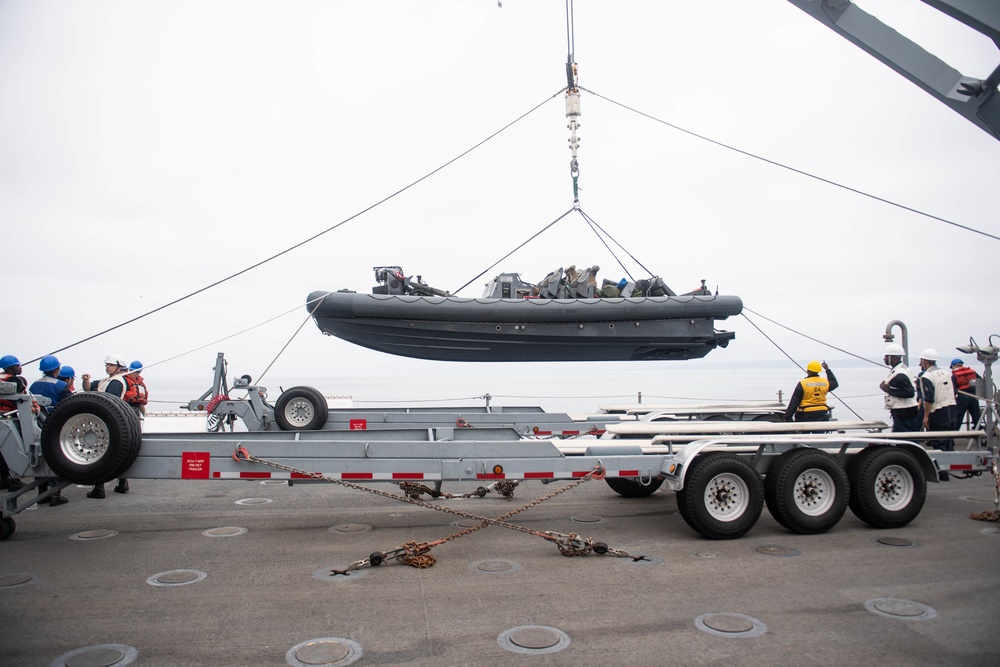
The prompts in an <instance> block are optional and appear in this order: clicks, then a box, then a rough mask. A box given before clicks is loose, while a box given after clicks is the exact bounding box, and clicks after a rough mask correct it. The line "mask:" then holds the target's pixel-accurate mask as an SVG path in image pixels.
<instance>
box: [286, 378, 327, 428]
mask: <svg viewBox="0 0 1000 667" xmlns="http://www.w3.org/2000/svg"><path fill="white" fill-rule="evenodd" d="M329 416H330V406H329V403H327V400H326V396H324V395H323V392H321V391H320V390H318V389H313V388H312V387H304V386H303V387H292V388H291V389H288V390H287V391H283V392H281V396H279V397H278V400H277V402H276V403H275V404H274V419H275V421H277V422H278V426H279V427H280V428H281V430H282V431H318V430H320V429H321V428H323V425H324V424H326V420H327V418H328V417H329Z"/></svg>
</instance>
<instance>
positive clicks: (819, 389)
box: [798, 375, 830, 412]
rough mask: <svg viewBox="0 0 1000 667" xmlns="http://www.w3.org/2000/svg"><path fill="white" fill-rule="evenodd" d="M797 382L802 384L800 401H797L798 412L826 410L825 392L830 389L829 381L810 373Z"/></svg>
mask: <svg viewBox="0 0 1000 667" xmlns="http://www.w3.org/2000/svg"><path fill="white" fill-rule="evenodd" d="M799 384H801V385H802V402H801V403H799V408H798V412H818V411H819V410H827V409H828V408H827V407H826V393H827V392H828V391H830V381H829V380H827V379H826V378H821V377H819V376H818V375H816V376H813V375H810V376H809V377H807V378H803V379H802V380H801V381H800V382H799Z"/></svg>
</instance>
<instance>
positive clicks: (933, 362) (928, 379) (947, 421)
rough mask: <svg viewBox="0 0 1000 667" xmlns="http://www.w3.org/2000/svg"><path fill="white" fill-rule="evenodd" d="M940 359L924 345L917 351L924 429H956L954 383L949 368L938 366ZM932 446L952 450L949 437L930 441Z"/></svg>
mask: <svg viewBox="0 0 1000 667" xmlns="http://www.w3.org/2000/svg"><path fill="white" fill-rule="evenodd" d="M938 359H940V356H939V355H938V353H937V351H936V350H934V349H931V348H927V349H926V350H924V351H923V352H921V353H920V367H921V368H922V369H924V372H923V373H922V374H921V375H920V398H921V400H922V401H923V404H924V419H923V427H924V430H925V431H951V430H952V429H954V428H955V417H956V414H957V413H956V410H955V386H954V385H953V384H952V381H951V371H950V370H947V369H944V368H938V366H937V360H938ZM927 445H928V446H929V447H931V448H932V449H941V450H944V451H952V450H954V449H955V444H954V442H952V441H951V440H929V441H928V442H927Z"/></svg>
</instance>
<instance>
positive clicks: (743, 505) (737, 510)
mask: <svg viewBox="0 0 1000 667" xmlns="http://www.w3.org/2000/svg"><path fill="white" fill-rule="evenodd" d="M749 497H750V490H749V489H748V488H747V484H746V482H744V481H743V478H741V477H740V476H739V475H734V474H732V473H723V474H721V475H716V476H715V477H713V478H712V479H711V480H709V482H708V486H707V487H705V509H706V510H707V511H708V513H709V515H711V517H712V518H713V519H717V520H719V521H733V520H735V519H738V518H739V517H740V516H742V515H743V513H744V512H745V511H746V509H747V500H748V498H749Z"/></svg>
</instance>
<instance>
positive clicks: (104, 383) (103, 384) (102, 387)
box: [97, 375, 128, 398]
mask: <svg viewBox="0 0 1000 667" xmlns="http://www.w3.org/2000/svg"><path fill="white" fill-rule="evenodd" d="M126 377H127V376H126V375H111V376H109V377H106V378H104V379H103V380H101V381H100V382H98V383H97V391H107V390H108V385H109V384H111V381H112V380H118V381H119V382H121V383H122V393H121V394H118V398H122V397H123V396H124V394H125V392H126V391H127V390H128V380H126V379H125V378H126Z"/></svg>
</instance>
